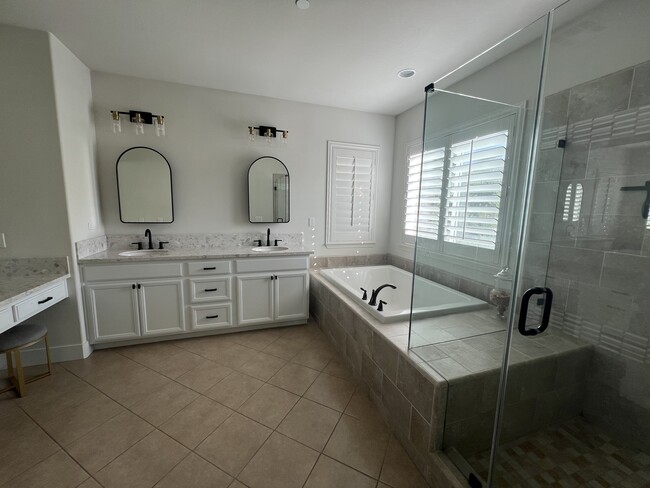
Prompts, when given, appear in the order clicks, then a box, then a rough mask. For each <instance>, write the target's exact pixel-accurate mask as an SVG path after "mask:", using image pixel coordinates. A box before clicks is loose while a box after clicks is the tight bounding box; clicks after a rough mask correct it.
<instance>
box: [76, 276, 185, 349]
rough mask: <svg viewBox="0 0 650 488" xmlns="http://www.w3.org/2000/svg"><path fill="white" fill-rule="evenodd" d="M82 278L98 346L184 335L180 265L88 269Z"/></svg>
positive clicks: (91, 334) (87, 311)
mask: <svg viewBox="0 0 650 488" xmlns="http://www.w3.org/2000/svg"><path fill="white" fill-rule="evenodd" d="M83 274H84V281H85V284H84V288H85V306H86V317H87V320H88V325H89V328H90V331H89V332H90V336H91V340H92V341H93V342H113V341H121V340H128V339H137V338H139V337H144V336H157V335H165V334H177V333H181V332H184V331H185V312H184V293H183V279H182V277H181V276H182V269H181V264H180V263H153V264H140V263H138V264H137V265H128V264H119V265H100V266H90V265H89V266H84V268H83Z"/></svg>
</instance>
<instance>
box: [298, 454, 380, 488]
mask: <svg viewBox="0 0 650 488" xmlns="http://www.w3.org/2000/svg"><path fill="white" fill-rule="evenodd" d="M375 484H376V481H375V480H374V479H372V478H369V477H368V476H366V475H364V474H361V473H359V471H356V470H354V469H352V468H350V467H348V466H346V465H345V464H341V463H339V462H338V461H335V460H334V459H331V458H329V457H327V456H321V457H319V458H318V462H317V463H316V466H314V469H313V471H312V472H311V474H310V475H309V478H307V483H305V488H333V487H336V488H375Z"/></svg>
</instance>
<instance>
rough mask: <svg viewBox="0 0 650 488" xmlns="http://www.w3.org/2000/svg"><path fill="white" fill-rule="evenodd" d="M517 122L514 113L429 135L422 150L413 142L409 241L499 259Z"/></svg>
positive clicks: (432, 249)
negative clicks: (416, 239) (435, 136)
mask: <svg viewBox="0 0 650 488" xmlns="http://www.w3.org/2000/svg"><path fill="white" fill-rule="evenodd" d="M515 121H516V114H514V113H511V114H508V115H506V116H500V117H498V118H497V119H496V120H489V121H487V122H485V121H484V122H481V123H477V124H473V125H471V126H470V127H465V128H460V129H456V130H454V131H453V132H451V133H449V134H447V135H444V136H442V137H437V138H431V139H430V140H429V141H428V143H427V144H426V148H425V151H424V154H423V153H422V143H421V142H419V143H418V142H415V143H412V144H411V145H409V147H408V149H407V157H408V172H407V181H406V193H405V214H404V241H405V243H407V244H413V243H414V241H415V237H416V236H417V237H418V238H420V239H424V240H425V241H424V242H425V249H427V251H428V252H430V253H441V254H445V255H452V256H457V257H459V258H462V259H465V260H468V259H469V260H476V261H478V260H480V261H482V262H486V264H489V263H493V264H495V265H496V264H497V263H498V262H499V261H500V260H501V257H500V249H501V248H502V247H503V246H501V243H502V240H503V239H502V234H503V233H504V228H505V225H504V221H505V220H507V215H506V214H507V208H505V207H504V205H503V202H504V192H505V189H506V188H507V186H508V183H509V177H510V175H511V174H512V173H513V172H512V171H511V166H512V163H511V160H512V155H511V153H512V152H513V151H512V148H513V146H514V144H513V140H514V128H515ZM432 141H436V143H433V144H432ZM418 211H419V212H418Z"/></svg>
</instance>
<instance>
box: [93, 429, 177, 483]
mask: <svg viewBox="0 0 650 488" xmlns="http://www.w3.org/2000/svg"><path fill="white" fill-rule="evenodd" d="M188 452H189V451H188V450H187V449H186V448H185V447H183V446H182V445H180V444H179V443H178V442H176V441H175V440H173V439H172V438H171V437H168V436H166V435H165V434H163V433H162V432H160V431H158V430H154V431H153V432H152V433H151V434H149V435H148V436H147V437H145V438H144V439H142V440H140V441H138V442H137V443H136V444H134V445H133V446H132V447H131V448H129V449H128V450H126V451H125V452H123V453H122V454H120V455H119V456H118V457H117V458H116V459H115V460H114V461H112V462H111V463H109V464H108V465H107V466H105V467H104V468H102V469H101V470H100V471H99V472H98V473H97V475H96V478H97V480H98V481H99V482H100V483H101V484H102V485H103V486H104V487H106V488H111V487H116V488H123V487H125V486H128V487H129V488H138V487H147V488H149V487H151V486H153V485H155V484H156V483H157V482H158V481H159V480H160V479H162V478H163V477H164V476H165V475H166V474H167V473H169V472H170V471H171V470H172V469H173V468H174V466H176V464H178V462H179V461H180V460H181V459H183V458H184V457H185V456H186V455H187V454H188Z"/></svg>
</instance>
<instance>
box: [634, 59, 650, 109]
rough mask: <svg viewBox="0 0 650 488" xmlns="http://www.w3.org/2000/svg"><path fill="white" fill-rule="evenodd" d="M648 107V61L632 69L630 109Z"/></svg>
mask: <svg viewBox="0 0 650 488" xmlns="http://www.w3.org/2000/svg"><path fill="white" fill-rule="evenodd" d="M644 105H650V61H648V62H647V63H643V64H640V65H638V66H636V68H635V69H634V82H633V83H632V94H631V95H630V108H632V107H641V106H644Z"/></svg>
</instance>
